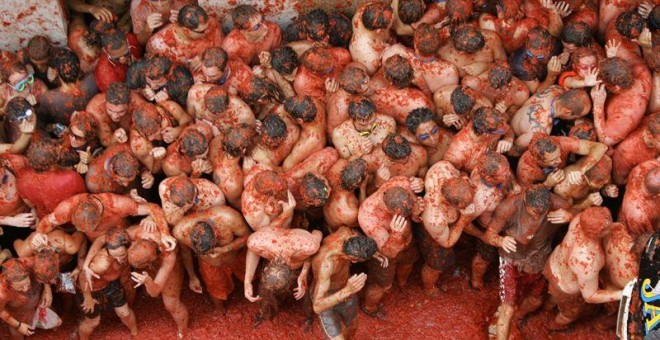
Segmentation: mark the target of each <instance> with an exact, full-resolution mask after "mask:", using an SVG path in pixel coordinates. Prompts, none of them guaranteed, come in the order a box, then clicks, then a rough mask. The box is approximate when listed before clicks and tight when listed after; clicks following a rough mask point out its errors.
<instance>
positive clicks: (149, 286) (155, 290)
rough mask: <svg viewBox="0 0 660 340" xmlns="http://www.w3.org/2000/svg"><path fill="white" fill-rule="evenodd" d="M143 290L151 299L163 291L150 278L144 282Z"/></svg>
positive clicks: (160, 286)
mask: <svg viewBox="0 0 660 340" xmlns="http://www.w3.org/2000/svg"><path fill="white" fill-rule="evenodd" d="M144 288H145V289H146V290H147V294H149V296H151V297H157V296H158V295H160V293H161V292H162V290H163V287H162V285H159V284H158V283H156V282H155V281H154V280H152V279H151V278H148V279H147V280H146V281H144Z"/></svg>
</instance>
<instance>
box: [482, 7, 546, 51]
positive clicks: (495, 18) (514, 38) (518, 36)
mask: <svg viewBox="0 0 660 340" xmlns="http://www.w3.org/2000/svg"><path fill="white" fill-rule="evenodd" d="M522 4H523V1H522V0H510V1H502V2H501V3H500V2H498V4H497V6H496V9H497V13H496V15H492V14H490V13H484V14H483V15H481V16H480V18H479V26H480V27H481V29H482V30H490V31H493V32H496V33H497V34H498V35H499V37H500V39H501V40H502V45H503V47H504V49H505V50H506V52H507V53H509V54H510V53H512V52H513V51H515V50H517V49H518V48H520V47H521V46H522V45H523V44H524V43H525V39H526V37H527V34H528V33H529V31H530V30H532V29H533V28H534V27H536V26H538V22H537V21H536V20H535V19H533V18H528V17H526V16H525V13H524V12H523V10H522Z"/></svg>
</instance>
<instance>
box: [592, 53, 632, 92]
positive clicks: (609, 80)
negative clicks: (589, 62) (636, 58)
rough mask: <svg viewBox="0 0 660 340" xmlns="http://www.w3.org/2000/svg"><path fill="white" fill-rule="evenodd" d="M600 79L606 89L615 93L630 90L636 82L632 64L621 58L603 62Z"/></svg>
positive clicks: (608, 59)
mask: <svg viewBox="0 0 660 340" xmlns="http://www.w3.org/2000/svg"><path fill="white" fill-rule="evenodd" d="M600 77H601V79H602V80H603V83H604V84H605V87H606V88H607V89H608V90H609V91H611V92H614V93H619V92H621V91H622V90H625V89H629V88H630V87H632V85H633V83H634V81H635V76H634V75H633V73H632V67H631V65H630V63H629V62H628V61H626V60H624V59H622V58H619V57H614V58H607V59H605V60H603V61H601V63H600Z"/></svg>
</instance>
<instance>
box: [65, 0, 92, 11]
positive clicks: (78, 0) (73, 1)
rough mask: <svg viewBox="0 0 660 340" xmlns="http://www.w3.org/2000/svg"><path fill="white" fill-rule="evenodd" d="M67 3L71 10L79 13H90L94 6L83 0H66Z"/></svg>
mask: <svg viewBox="0 0 660 340" xmlns="http://www.w3.org/2000/svg"><path fill="white" fill-rule="evenodd" d="M67 5H68V7H69V8H70V9H71V10H73V11H75V12H79V13H90V12H91V10H92V8H94V6H92V5H88V4H87V3H85V0H68V1H67Z"/></svg>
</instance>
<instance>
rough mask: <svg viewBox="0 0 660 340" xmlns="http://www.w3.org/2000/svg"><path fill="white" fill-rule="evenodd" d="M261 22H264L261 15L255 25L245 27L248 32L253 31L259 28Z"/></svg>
mask: <svg viewBox="0 0 660 340" xmlns="http://www.w3.org/2000/svg"><path fill="white" fill-rule="evenodd" d="M263 23H264V18H263V17H262V18H261V20H260V21H259V22H258V23H257V24H256V25H254V26H252V27H250V28H249V29H247V31H249V32H254V31H256V30H258V29H260V28H261V25H262V24H263Z"/></svg>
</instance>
